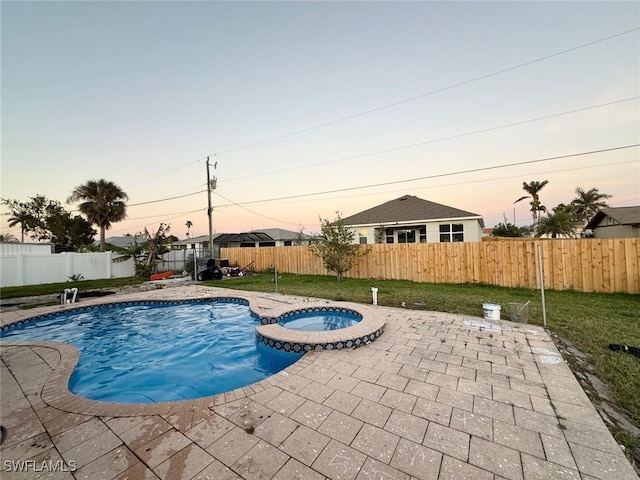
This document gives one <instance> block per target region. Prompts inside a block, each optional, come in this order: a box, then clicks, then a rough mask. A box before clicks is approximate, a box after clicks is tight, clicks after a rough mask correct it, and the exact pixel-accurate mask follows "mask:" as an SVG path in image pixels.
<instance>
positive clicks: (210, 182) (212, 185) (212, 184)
mask: <svg viewBox="0 0 640 480" xmlns="http://www.w3.org/2000/svg"><path fill="white" fill-rule="evenodd" d="M217 166H218V162H216V163H215V164H214V165H213V169H214V170H215V169H216V167H217ZM217 181H218V179H217V178H216V177H215V176H214V177H213V178H211V175H210V174H209V157H207V196H208V200H209V207H208V208H207V214H208V215H209V256H210V257H211V258H213V207H212V206H211V193H212V192H213V191H214V190H215V189H216V183H217Z"/></svg>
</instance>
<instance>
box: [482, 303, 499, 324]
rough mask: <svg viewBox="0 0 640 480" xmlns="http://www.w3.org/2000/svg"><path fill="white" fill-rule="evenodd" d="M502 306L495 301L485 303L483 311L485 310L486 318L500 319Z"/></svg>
mask: <svg viewBox="0 0 640 480" xmlns="http://www.w3.org/2000/svg"><path fill="white" fill-rule="evenodd" d="M501 308H502V307H501V306H500V305H497V304H495V303H483V304H482V311H483V312H484V318H485V319H487V320H500V309H501Z"/></svg>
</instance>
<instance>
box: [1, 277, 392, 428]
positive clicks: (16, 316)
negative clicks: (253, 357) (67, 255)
mask: <svg viewBox="0 0 640 480" xmlns="http://www.w3.org/2000/svg"><path fill="white" fill-rule="evenodd" d="M190 290H192V291H193V295H189V296H181V298H179V299H170V298H163V297H170V296H171V295H166V294H167V293H169V291H167V290H164V291H163V290H159V291H158V292H153V293H157V294H156V295H154V296H156V297H161V298H149V294H148V292H145V294H144V295H137V294H136V293H132V294H128V295H122V296H119V297H118V298H117V299H105V298H100V299H94V300H92V301H88V302H83V303H82V304H81V305H79V304H77V303H76V304H69V305H56V306H50V307H40V308H37V309H32V310H29V312H31V314H25V311H18V312H8V313H7V314H3V316H2V320H1V322H0V323H1V325H0V326H1V327H2V328H5V327H8V326H10V325H13V324H15V323H21V322H25V321H30V320H33V319H37V318H40V317H46V316H49V315H54V314H57V313H61V312H65V311H73V310H81V309H85V308H97V307H100V306H103V305H113V304H126V303H133V302H153V303H176V302H189V301H206V300H217V299H222V300H227V301H244V302H247V304H248V306H249V309H250V311H251V312H252V314H253V315H255V316H257V317H258V318H259V319H261V321H263V320H265V321H267V322H274V321H276V320H278V319H281V318H282V317H284V316H287V315H290V314H291V313H294V312H305V311H323V310H324V311H326V310H345V309H346V310H349V311H352V312H355V313H357V314H359V315H361V316H362V320H361V321H360V322H359V323H358V324H357V325H354V326H351V327H347V328H344V329H339V330H333V331H327V332H306V331H297V330H292V329H287V328H283V327H282V326H280V325H278V324H277V323H268V324H263V325H259V326H257V327H256V337H257V340H258V341H260V342H262V343H265V344H267V345H269V342H272V344H273V345H269V346H273V347H274V348H276V349H279V350H283V351H285V350H286V351H292V352H296V351H300V353H304V352H306V353H305V354H304V355H303V356H302V357H301V358H300V359H299V360H297V361H296V362H295V363H293V364H292V365H290V366H289V367H287V368H285V369H284V370H281V371H280V372H278V373H276V374H275V375H271V376H270V377H267V378H265V379H263V380H260V381H259V382H256V383H253V384H250V385H247V386H245V387H240V388H237V389H234V390H231V391H229V392H224V393H219V394H215V395H211V396H207V397H201V398H198V399H193V400H173V401H169V402H157V403H115V402H103V401H99V400H92V399H89V398H85V397H82V396H80V395H76V394H74V393H72V392H71V391H69V389H68V384H69V379H70V377H71V375H72V373H73V371H74V369H75V367H76V365H77V363H78V360H79V358H80V352H79V350H78V349H77V348H76V347H74V346H73V345H70V344H66V343H61V342H42V341H38V342H36V341H33V342H16V341H7V340H3V342H2V346H7V347H11V346H37V347H43V348H49V349H52V350H55V351H56V352H57V354H58V355H59V358H60V361H59V362H58V364H57V365H56V366H55V367H53V369H52V372H51V375H50V376H49V378H48V379H47V381H46V382H45V384H44V386H43V388H42V391H41V392H40V397H41V399H42V400H43V401H44V402H45V403H46V404H48V405H50V406H52V407H54V408H57V409H59V410H62V411H65V412H69V413H76V414H82V415H98V416H107V417H126V416H137V415H170V414H177V413H180V412H184V411H195V410H198V409H202V408H212V407H214V406H216V405H221V404H224V403H227V402H230V401H235V400H238V399H240V398H245V397H247V396H250V395H253V394H255V393H257V392H259V391H262V390H265V389H267V388H269V387H270V386H271V385H272V382H276V383H277V382H279V381H280V380H281V378H282V377H283V376H284V377H288V376H289V375H291V374H295V373H296V372H297V371H299V370H300V369H303V368H305V367H306V366H307V365H308V364H309V363H310V362H312V361H313V358H315V355H317V354H318V353H319V351H321V350H332V349H350V348H356V347H358V346H361V345H366V344H369V343H371V342H372V341H374V340H375V339H377V338H378V337H379V336H380V335H381V334H382V332H383V331H384V324H385V322H384V320H383V318H381V317H380V316H379V315H378V314H377V313H376V312H375V309H372V308H370V307H368V306H366V305H360V304H352V303H347V302H344V303H337V302H329V301H326V300H320V299H309V298H304V299H302V301H303V302H306V303H309V304H310V305H309V306H308V307H306V306H305V307H303V308H300V303H299V302H298V301H283V300H281V299H279V298H278V297H277V295H276V296H275V297H274V296H273V295H272V294H258V293H257V292H246V293H247V295H245V294H244V292H243V293H242V294H241V295H229V294H228V293H229V291H228V290H226V289H215V288H213V289H212V288H211V287H198V286H193V287H190ZM236 292H237V291H236ZM163 293H165V295H163ZM190 293H191V292H190ZM234 293H235V292H234ZM287 298H288V299H291V298H292V297H291V296H287ZM349 341H352V342H353V344H351V345H350V346H347V345H348V342H349ZM356 341H357V342H358V343H357V344H356ZM276 344H279V346H276ZM285 345H289V346H290V347H291V350H287V349H286V348H285ZM295 345H297V346H299V349H298V350H295ZM305 346H310V347H311V348H305Z"/></svg>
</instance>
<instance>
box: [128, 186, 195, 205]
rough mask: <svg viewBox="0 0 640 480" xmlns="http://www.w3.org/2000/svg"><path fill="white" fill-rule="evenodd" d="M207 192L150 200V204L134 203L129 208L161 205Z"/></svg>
mask: <svg viewBox="0 0 640 480" xmlns="http://www.w3.org/2000/svg"><path fill="white" fill-rule="evenodd" d="M204 192H206V190H200V191H199V192H193V193H187V194H186V195H178V196H176V197H167V198H159V199H157V200H149V201H148V202H140V203H132V204H130V205H127V207H139V206H140V205H149V204H151V203H159V202H166V201H167V200H177V199H178V198H185V197H192V196H193V195H198V194H199V193H204Z"/></svg>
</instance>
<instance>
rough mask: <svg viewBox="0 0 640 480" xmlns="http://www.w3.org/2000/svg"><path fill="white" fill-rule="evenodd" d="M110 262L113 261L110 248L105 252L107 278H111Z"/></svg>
mask: <svg viewBox="0 0 640 480" xmlns="http://www.w3.org/2000/svg"><path fill="white" fill-rule="evenodd" d="M111 262H113V252H112V251H111V250H109V251H108V252H107V278H111V276H112V272H111V269H112V265H111Z"/></svg>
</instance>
